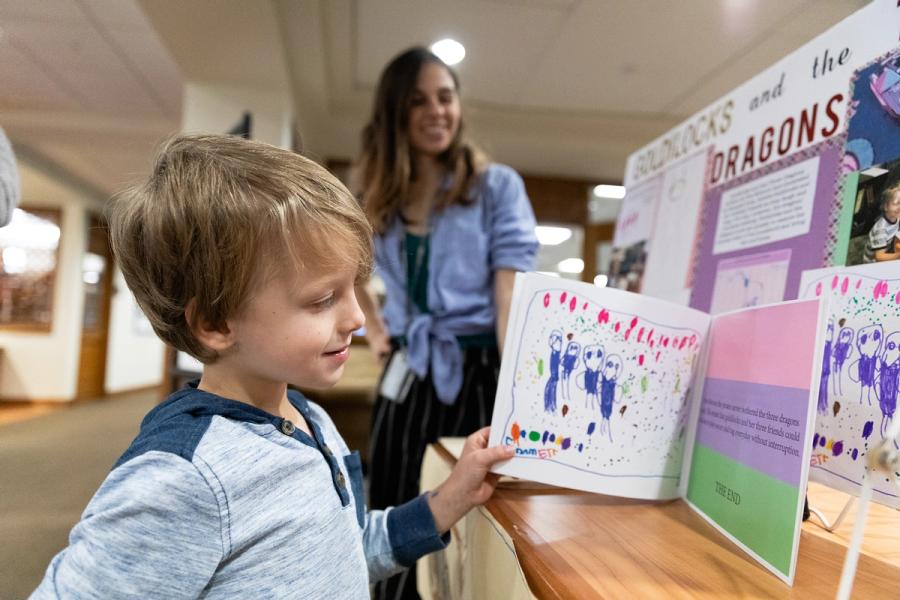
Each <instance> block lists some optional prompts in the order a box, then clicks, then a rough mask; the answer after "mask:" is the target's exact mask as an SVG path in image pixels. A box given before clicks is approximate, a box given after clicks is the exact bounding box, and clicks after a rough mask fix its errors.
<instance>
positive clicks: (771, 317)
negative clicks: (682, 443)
mask: <svg viewBox="0 0 900 600" xmlns="http://www.w3.org/2000/svg"><path fill="white" fill-rule="evenodd" d="M823 315H824V312H823V311H821V310H820V306H819V302H818V301H816V300H807V301H802V302H785V303H780V304H772V305H767V306H761V307H755V308H750V309H745V310H740V311H735V312H731V313H726V314H723V315H719V316H717V317H715V318H714V319H713V321H712V324H711V325H710V332H709V349H708V360H707V364H706V372H705V378H704V382H703V388H702V399H701V400H700V407H699V412H698V423H697V433H696V438H695V441H694V444H693V453H692V456H691V465H690V478H689V481H688V492H687V501H688V503H689V504H690V505H691V506H692V507H693V508H694V509H695V510H697V511H698V512H699V513H700V514H701V515H702V516H703V517H704V518H705V519H706V520H708V521H709V522H710V523H712V524H713V525H714V526H715V527H716V528H717V529H719V530H720V531H722V532H723V533H724V534H725V535H727V536H728V537H729V538H730V539H731V540H732V541H734V542H735V543H737V544H738V545H739V546H741V547H742V548H743V549H744V550H745V551H747V552H748V553H750V554H751V555H752V556H754V558H756V559H757V560H758V561H759V562H761V563H762V564H763V565H764V566H766V567H767V568H768V569H769V570H771V571H772V572H773V573H775V574H776V575H778V576H779V577H780V578H781V579H783V580H784V581H786V582H787V583H789V584H790V583H792V582H793V578H794V569H795V566H796V558H797V546H798V542H799V536H800V519H801V514H802V511H803V501H804V493H805V490H806V476H807V470H808V465H809V456H810V443H809V440H810V437H811V435H812V424H813V419H814V416H815V394H816V386H817V383H818V376H817V367H818V364H819V362H820V361H819V360H818V358H817V357H818V355H819V352H818V345H817V338H816V336H817V333H818V331H819V325H820V323H821V322H822V318H823Z"/></svg>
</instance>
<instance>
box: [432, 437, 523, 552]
mask: <svg viewBox="0 0 900 600" xmlns="http://www.w3.org/2000/svg"><path fill="white" fill-rule="evenodd" d="M490 433H491V428H490V427H485V428H483V429H480V430H478V431H476V432H475V433H473V434H472V435H470V436H469V437H467V438H466V443H465V445H464V446H463V451H462V455H461V456H460V458H459V461H458V462H457V463H456V466H455V467H454V468H453V471H452V472H451V473H450V476H449V477H447V479H446V481H444V483H442V484H441V485H440V486H438V488H437V489H435V490H433V491H431V492H429V493H428V506H429V507H430V508H431V514H432V515H434V523H435V525H436V526H437V530H438V531H439V532H440V533H442V534H443V533H444V532H446V531H449V530H450V528H451V527H452V526H453V524H454V523H456V522H457V521H459V520H460V519H461V518H462V517H463V516H465V514H466V513H467V512H469V510H471V509H472V508H474V507H475V506H479V505H481V504H484V503H485V502H487V501H488V499H489V498H490V497H491V494H493V493H494V489H495V488H496V487H497V481H498V480H499V479H500V476H499V475H497V474H496V473H491V472H490V469H491V467H492V466H493V465H494V464H496V463H498V462H501V461H504V460H509V459H510V458H512V457H513V454H514V453H515V451H514V446H494V447H493V448H488V445H487V444H488V439H489V438H490Z"/></svg>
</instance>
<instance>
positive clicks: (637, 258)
mask: <svg viewBox="0 0 900 600" xmlns="http://www.w3.org/2000/svg"><path fill="white" fill-rule="evenodd" d="M646 264H647V241H646V240H641V241H640V242H637V243H635V244H632V245H631V246H628V247H625V248H613V251H612V254H611V255H610V258H609V273H608V274H607V276H608V277H609V282H608V283H607V285H608V286H609V287H613V288H616V289H620V290H625V291H627V292H639V291H641V284H642V282H643V277H644V266H645V265H646Z"/></svg>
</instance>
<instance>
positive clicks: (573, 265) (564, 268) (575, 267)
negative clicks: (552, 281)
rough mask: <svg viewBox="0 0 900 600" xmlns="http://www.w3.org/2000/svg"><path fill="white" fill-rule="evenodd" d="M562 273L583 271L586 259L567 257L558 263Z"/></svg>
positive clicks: (557, 266)
mask: <svg viewBox="0 0 900 600" xmlns="http://www.w3.org/2000/svg"><path fill="white" fill-rule="evenodd" d="M556 268H557V269H559V271H560V272H561V273H581V272H582V271H584V261H583V260H581V259H580V258H567V259H565V260H561V261H559V264H558V265H556Z"/></svg>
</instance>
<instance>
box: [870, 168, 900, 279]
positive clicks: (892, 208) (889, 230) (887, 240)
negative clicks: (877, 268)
mask: <svg viewBox="0 0 900 600" xmlns="http://www.w3.org/2000/svg"><path fill="white" fill-rule="evenodd" d="M881 198H882V199H881V211H882V214H881V216H880V217H879V218H878V220H877V221H875V224H874V225H872V229H870V230H869V240H868V242H867V243H866V248H865V250H864V253H863V261H864V262H867V263H872V262H881V261H885V260H897V259H900V251H898V247H897V239H896V238H897V237H898V218H900V182H897V183H895V184H894V185H892V186H890V187H889V188H887V189H886V190H884V193H883V194H882V196H881Z"/></svg>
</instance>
